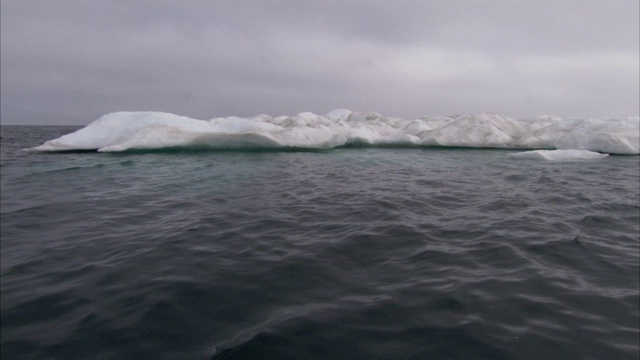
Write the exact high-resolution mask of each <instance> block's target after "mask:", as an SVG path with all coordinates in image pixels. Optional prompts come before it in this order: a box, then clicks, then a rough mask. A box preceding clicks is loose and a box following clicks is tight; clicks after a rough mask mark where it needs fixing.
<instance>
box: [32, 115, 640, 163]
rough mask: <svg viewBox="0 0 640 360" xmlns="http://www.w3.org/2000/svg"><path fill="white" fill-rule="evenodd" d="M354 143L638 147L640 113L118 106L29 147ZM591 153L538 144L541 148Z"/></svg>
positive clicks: (622, 150)
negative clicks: (584, 115)
mask: <svg viewBox="0 0 640 360" xmlns="http://www.w3.org/2000/svg"><path fill="white" fill-rule="evenodd" d="M348 145H361V146H415V147H432V146H439V147H442V146H444V147H472V148H502V149H528V150H585V151H587V153H593V152H602V153H612V154H631V155H637V154H638V153H640V118H639V117H637V116H636V117H628V118H617V119H581V118H571V119H562V118H558V117H553V116H539V117H536V118H532V119H523V120H516V119H513V118H510V117H507V116H503V115H497V114H477V115H454V116H433V117H429V116H427V117H421V118H418V119H410V120H406V119H401V118H395V117H387V116H383V115H381V114H378V113H375V112H366V111H351V110H347V109H337V110H333V111H331V112H329V113H328V114H326V115H317V114H314V113H311V112H303V113H299V114H297V115H294V116H277V117H274V116H270V115H257V116H254V117H250V118H241V117H227V118H221V117H219V118H212V119H209V120H198V119H193V118H189V117H186V116H180V115H175V114H169V113H163V112H152V111H145V112H114V113H111V114H107V115H104V116H102V117H101V118H99V119H98V120H96V121H94V122H92V123H90V124H89V125H87V126H85V127H84V128H82V129H80V130H78V131H76V132H74V133H71V134H67V135H64V136H61V137H59V138H57V139H53V140H49V141H46V142H45V143H44V144H42V145H39V146H36V147H33V148H30V149H27V150H30V151H37V152H54V151H69V150H97V151H100V152H119V151H127V150H153V149H166V148H185V149H190V148H197V149H201V148H204V149H255V148H257V149H265V148H271V149H286V148H300V149H331V148H335V147H340V146H348ZM587 153H585V152H580V153H569V152H556V153H553V154H556V155H549V154H550V153H546V152H542V153H541V152H538V153H536V154H535V156H538V157H540V156H542V157H549V156H551V157H554V156H555V157H562V156H584V154H587ZM569 154H573V155H569ZM577 154H583V155H577ZM514 155H515V154H514ZM599 155H602V154H599ZM528 156H530V155H526V156H525V155H523V157H528ZM588 156H592V155H588Z"/></svg>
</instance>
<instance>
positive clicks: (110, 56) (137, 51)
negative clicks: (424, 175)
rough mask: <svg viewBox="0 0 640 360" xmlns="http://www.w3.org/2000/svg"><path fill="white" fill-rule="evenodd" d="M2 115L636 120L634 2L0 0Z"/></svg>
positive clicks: (45, 120) (51, 118)
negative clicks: (342, 112)
mask: <svg viewBox="0 0 640 360" xmlns="http://www.w3.org/2000/svg"><path fill="white" fill-rule="evenodd" d="M0 4H1V9H0V10H1V16H2V18H1V22H0V26H1V32H0V35H1V37H2V39H1V43H0V45H1V47H2V48H1V52H0V55H1V68H2V73H1V87H2V88H1V92H0V96H1V100H2V103H1V105H2V106H1V107H0V109H1V112H2V113H1V117H0V119H1V120H2V123H3V124H29V123H32V124H81V125H84V124H88V123H90V122H91V121H93V120H95V119H97V118H99V117H100V116H101V115H103V114H106V113H110V112H114V111H137V110H154V111H165V112H171V113H175V114H179V115H185V116H190V117H193V118H197V119H210V118H213V117H218V116H231V115H236V116H253V115H257V114H263V113H264V114H270V115H294V114H296V113H298V112H303V111H311V112H314V113H317V114H325V113H327V112H329V111H331V110H333V109H336V108H347V109H350V110H354V111H355V110H367V111H376V112H379V113H381V114H383V115H387V116H396V117H403V118H416V117H419V116H423V115H451V114H461V113H484V112H494V113H500V114H503V115H508V116H512V117H515V118H525V117H532V116H537V115H541V114H551V115H558V116H562V117H569V116H585V117H587V116H588V117H615V116H628V115H638V113H639V102H640V94H639V92H640V90H639V88H640V84H639V82H640V81H639V77H640V71H639V67H640V59H639V52H640V50H639V42H640V40H639V39H640V36H639V31H640V20H639V18H640V9H639V1H638V0H566V1H563V0H549V1H545V0H521V1H519V0H504V1H501V0H485V1H482V0H421V1H418V0H416V1H403V0H393V1H389V0H385V1H382V0H371V1H358V0H318V1H311V0H305V1H302V0H299V1H294V0H282V1H279V0H271V1H269V0H255V1H251V0H227V1H225V0H220V1H215V0H209V1H168V0H167V1H161V0H148V1H133V0H123V1H118V0H103V1H89V0H77V1H74V0H69V1H63V0H2V1H1V2H0Z"/></svg>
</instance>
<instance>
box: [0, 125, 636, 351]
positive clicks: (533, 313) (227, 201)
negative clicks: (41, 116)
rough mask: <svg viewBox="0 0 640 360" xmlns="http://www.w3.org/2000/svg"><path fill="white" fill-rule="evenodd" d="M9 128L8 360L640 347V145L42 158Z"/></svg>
mask: <svg viewBox="0 0 640 360" xmlns="http://www.w3.org/2000/svg"><path fill="white" fill-rule="evenodd" d="M74 129H75V128H64V127H17V126H3V127H2V139H1V141H2V142H1V144H2V158H1V167H0V171H1V186H2V189H1V190H2V192H1V195H2V198H1V236H2V237H1V239H2V242H1V244H2V252H1V254H2V255H1V256H2V258H1V260H2V262H1V270H2V273H1V274H2V278H1V290H2V340H1V355H2V359H140V358H144V359H146V358H148V359H258V358H260V359H301V358H306V359H327V358H331V359H390V358H398V359H542V358H544V359H637V358H638V356H639V355H640V344H639V342H640V338H639V336H640V335H639V325H640V309H639V300H640V296H639V294H640V292H639V270H640V264H639V262H640V260H639V259H640V252H639V251H640V179H639V178H640V157H638V156H610V157H608V158H605V159H602V160H596V161H575V162H547V161H541V160H527V159H517V158H513V157H509V156H508V155H509V154H510V153H512V151H508V150H473V149H429V148H425V149H393V148H387V149H379V148H341V149H340V148H339V149H333V150H329V151H319V152H277V151H268V152H258V151H245V152H241V151H229V152H225V151H210V152H206V151H201V152H160V153H159V152H155V153H153V152H148V153H129V154H104V153H95V152H81V153H59V154H34V153H26V152H21V151H20V150H19V149H21V148H25V147H32V146H35V145H38V144H40V143H42V142H43V141H45V140H48V139H52V138H55V137H58V136H60V135H62V134H65V133H68V132H71V131H72V130H74Z"/></svg>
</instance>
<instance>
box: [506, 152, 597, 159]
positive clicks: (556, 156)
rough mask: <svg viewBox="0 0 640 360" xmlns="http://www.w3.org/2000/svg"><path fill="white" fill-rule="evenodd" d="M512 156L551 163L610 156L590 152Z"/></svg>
mask: <svg viewBox="0 0 640 360" xmlns="http://www.w3.org/2000/svg"><path fill="white" fill-rule="evenodd" d="M510 156H513V157H518V158H525V159H540V160H549V161H571V160H597V159H602V158H605V157H607V156H609V154H600V153H598V152H594V151H589V150H533V151H525V152H519V153H514V154H511V155H510Z"/></svg>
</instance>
